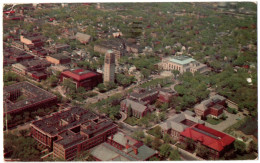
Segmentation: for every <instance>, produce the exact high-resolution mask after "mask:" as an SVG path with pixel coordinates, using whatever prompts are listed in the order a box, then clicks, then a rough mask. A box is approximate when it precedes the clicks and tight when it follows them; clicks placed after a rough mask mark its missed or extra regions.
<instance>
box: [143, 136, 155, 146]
mask: <svg viewBox="0 0 260 163" xmlns="http://www.w3.org/2000/svg"><path fill="white" fill-rule="evenodd" d="M152 142H153V138H152V137H151V136H146V137H145V138H144V144H145V145H147V146H149V147H151V146H152Z"/></svg>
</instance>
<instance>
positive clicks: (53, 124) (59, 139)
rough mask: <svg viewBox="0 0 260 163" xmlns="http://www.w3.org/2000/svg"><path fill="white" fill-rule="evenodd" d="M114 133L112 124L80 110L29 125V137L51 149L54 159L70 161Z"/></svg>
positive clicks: (72, 110)
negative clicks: (30, 135)
mask: <svg viewBox="0 0 260 163" xmlns="http://www.w3.org/2000/svg"><path fill="white" fill-rule="evenodd" d="M116 132H117V125H115V124H114V123H113V122H112V121H111V120H109V119H106V118H102V117H99V116H98V115H96V114H95V113H93V112H91V111H89V110H85V109H82V108H79V107H73V108H69V109H67V110H63V111H61V112H58V113H55V114H53V115H51V116H49V117H46V118H43V119H41V120H37V121H34V122H32V123H31V134H32V136H33V138H34V139H35V140H37V141H38V142H39V143H40V144H42V145H43V146H45V147H48V148H50V149H53V156H54V157H57V158H62V159H65V160H73V159H74V158H75V157H76V156H77V153H79V152H81V151H84V150H88V149H90V148H92V147H95V146H96V145H99V144H100V143H103V142H105V141H106V140H107V137H108V136H110V135H112V134H114V133H116Z"/></svg>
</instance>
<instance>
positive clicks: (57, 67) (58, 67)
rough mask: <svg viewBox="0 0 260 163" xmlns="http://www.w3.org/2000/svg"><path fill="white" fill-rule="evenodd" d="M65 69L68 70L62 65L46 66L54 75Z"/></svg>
mask: <svg viewBox="0 0 260 163" xmlns="http://www.w3.org/2000/svg"><path fill="white" fill-rule="evenodd" d="M66 70H69V67H68V66H64V65H53V66H51V67H49V68H48V71H51V72H52V74H54V75H57V74H59V73H61V72H63V71H66Z"/></svg>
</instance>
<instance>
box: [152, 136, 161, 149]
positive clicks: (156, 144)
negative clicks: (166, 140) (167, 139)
mask: <svg viewBox="0 0 260 163" xmlns="http://www.w3.org/2000/svg"><path fill="white" fill-rule="evenodd" d="M161 145H162V143H161V141H160V139H158V138H154V140H153V142H152V148H153V149H156V150H159V147H160V146H161Z"/></svg>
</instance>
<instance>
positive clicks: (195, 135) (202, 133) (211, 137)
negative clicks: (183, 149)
mask: <svg viewBox="0 0 260 163" xmlns="http://www.w3.org/2000/svg"><path fill="white" fill-rule="evenodd" d="M188 140H192V141H193V143H194V145H196V146H204V147H206V148H207V149H208V151H209V154H208V155H209V156H210V157H212V158H213V159H218V158H219V157H221V156H223V154H224V153H225V152H227V151H229V150H230V149H232V148H233V142H234V141H235V138H233V137H231V136H229V135H227V134H225V133H222V132H219V131H217V130H214V129H212V128H209V127H206V126H204V125H202V124H195V125H193V126H191V127H188V128H186V129H185V130H184V131H183V132H181V133H180V139H179V141H180V143H181V144H186V143H191V141H188Z"/></svg>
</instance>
